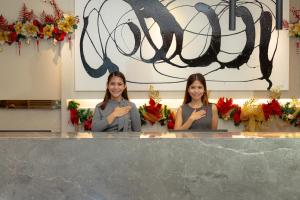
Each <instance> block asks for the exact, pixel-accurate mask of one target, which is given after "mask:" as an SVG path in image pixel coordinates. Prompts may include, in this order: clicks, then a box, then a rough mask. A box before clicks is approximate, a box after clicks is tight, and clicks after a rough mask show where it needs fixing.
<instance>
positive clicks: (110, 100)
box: [92, 71, 141, 132]
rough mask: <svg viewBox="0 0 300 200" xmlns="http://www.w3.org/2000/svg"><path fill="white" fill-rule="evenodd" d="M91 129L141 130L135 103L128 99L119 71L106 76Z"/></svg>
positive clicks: (122, 76) (110, 130)
mask: <svg viewBox="0 0 300 200" xmlns="http://www.w3.org/2000/svg"><path fill="white" fill-rule="evenodd" d="M92 131H95V132H130V131H141V120H140V115H139V112H138V109H137V107H136V105H135V104H134V103H132V102H130V101H129V99H128V95H127V87H126V79H125V76H124V74H122V73H121V72H119V71H116V72H113V73H111V74H110V75H109V76H108V79H107V88H106V92H105V97H104V100H103V102H101V103H99V104H98V105H97V106H96V108H95V111H94V116H93V122H92Z"/></svg>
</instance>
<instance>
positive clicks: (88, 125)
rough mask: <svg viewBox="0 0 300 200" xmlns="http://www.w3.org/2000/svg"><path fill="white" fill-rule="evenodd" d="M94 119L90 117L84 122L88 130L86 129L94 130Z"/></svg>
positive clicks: (85, 128)
mask: <svg viewBox="0 0 300 200" xmlns="http://www.w3.org/2000/svg"><path fill="white" fill-rule="evenodd" d="M92 120H93V118H92V117H90V118H88V119H87V120H85V121H84V122H83V125H84V130H86V131H89V130H92Z"/></svg>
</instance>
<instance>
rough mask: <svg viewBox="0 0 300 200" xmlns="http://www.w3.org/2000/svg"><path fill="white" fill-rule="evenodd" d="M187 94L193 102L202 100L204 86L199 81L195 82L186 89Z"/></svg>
mask: <svg viewBox="0 0 300 200" xmlns="http://www.w3.org/2000/svg"><path fill="white" fill-rule="evenodd" d="M188 92H189V94H190V96H191V99H192V100H193V101H199V100H202V99H201V98H202V96H203V94H204V92H205V89H204V85H203V84H202V83H201V82H200V81H199V80H195V81H194V82H193V83H192V84H191V85H190V86H189V88H188Z"/></svg>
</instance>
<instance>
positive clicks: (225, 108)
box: [216, 97, 236, 116]
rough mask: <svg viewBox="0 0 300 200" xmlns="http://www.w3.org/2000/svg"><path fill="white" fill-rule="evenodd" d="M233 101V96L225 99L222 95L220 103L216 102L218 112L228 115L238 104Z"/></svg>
mask: <svg viewBox="0 0 300 200" xmlns="http://www.w3.org/2000/svg"><path fill="white" fill-rule="evenodd" d="M232 102H233V100H232V98H229V99H228V98H226V99H225V98H224V97H221V98H220V99H219V101H218V103H217V104H216V106H217V109H218V112H219V113H220V114H221V115H222V116H224V115H226V114H227V113H228V112H229V111H230V110H231V109H233V108H234V107H235V106H236V105H235V104H233V103H232Z"/></svg>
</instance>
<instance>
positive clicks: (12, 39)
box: [8, 31, 18, 44]
mask: <svg viewBox="0 0 300 200" xmlns="http://www.w3.org/2000/svg"><path fill="white" fill-rule="evenodd" d="M17 38H18V34H17V33H16V32H14V31H12V32H10V34H9V42H8V44H11V43H13V42H15V41H17Z"/></svg>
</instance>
